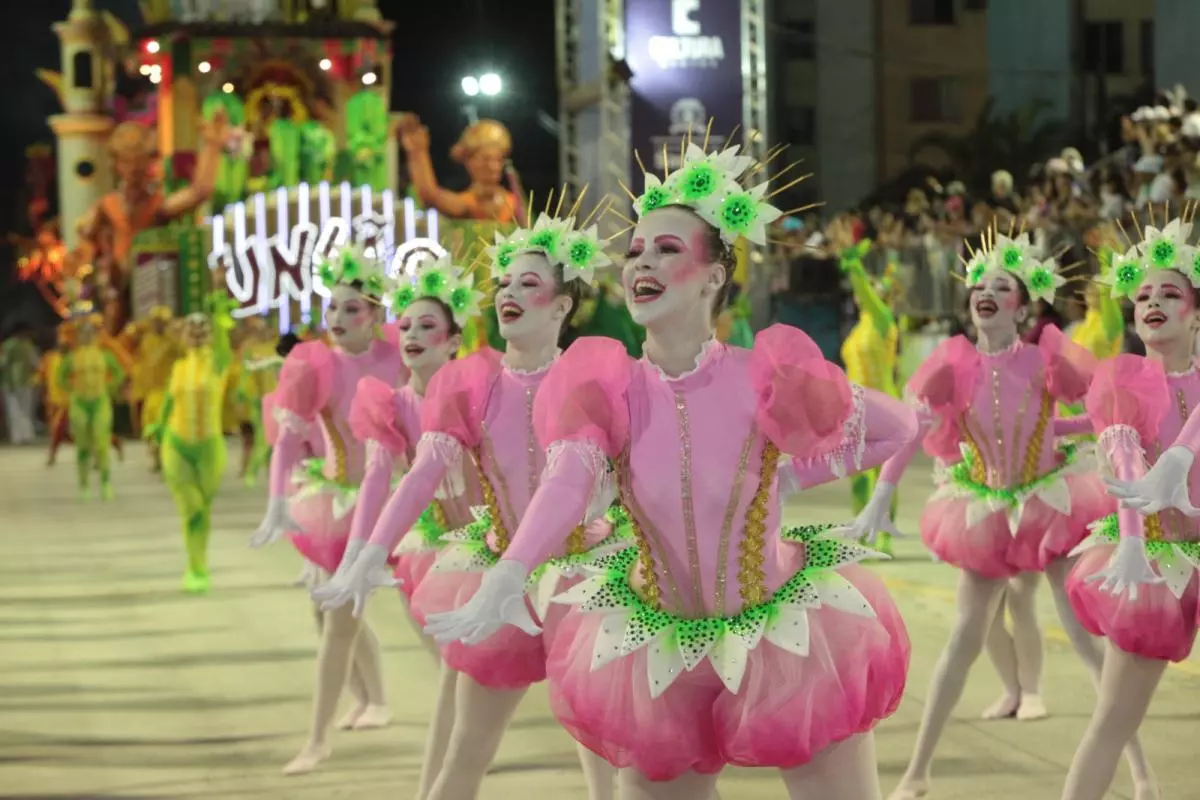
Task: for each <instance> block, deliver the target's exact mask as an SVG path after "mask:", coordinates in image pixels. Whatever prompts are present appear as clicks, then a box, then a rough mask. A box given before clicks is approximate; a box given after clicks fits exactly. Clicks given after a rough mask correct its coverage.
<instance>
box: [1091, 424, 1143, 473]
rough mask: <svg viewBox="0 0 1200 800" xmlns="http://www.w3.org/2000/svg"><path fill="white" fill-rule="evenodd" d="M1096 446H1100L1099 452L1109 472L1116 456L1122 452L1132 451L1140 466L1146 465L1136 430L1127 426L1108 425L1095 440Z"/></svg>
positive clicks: (1139, 436)
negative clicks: (1138, 459) (1135, 454)
mask: <svg viewBox="0 0 1200 800" xmlns="http://www.w3.org/2000/svg"><path fill="white" fill-rule="evenodd" d="M1097 444H1098V445H1099V446H1100V452H1101V453H1103V454H1104V460H1105V461H1106V462H1107V463H1108V466H1109V471H1111V468H1112V465H1113V464H1114V463H1116V461H1117V457H1118V455H1119V454H1120V453H1121V452H1122V451H1132V452H1134V453H1137V454H1138V455H1139V456H1140V458H1141V460H1142V464H1143V465H1145V464H1146V451H1145V450H1144V449H1142V437H1141V435H1140V434H1138V432H1137V429H1136V428H1133V427H1131V426H1129V425H1110V426H1108V427H1107V428H1105V429H1104V430H1103V431H1101V433H1100V437H1099V438H1098V439H1097Z"/></svg>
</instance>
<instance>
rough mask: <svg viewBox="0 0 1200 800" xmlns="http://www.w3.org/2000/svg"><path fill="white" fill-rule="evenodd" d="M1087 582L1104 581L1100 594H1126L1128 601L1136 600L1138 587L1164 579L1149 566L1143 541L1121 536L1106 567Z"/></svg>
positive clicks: (1134, 537) (1091, 576)
mask: <svg viewBox="0 0 1200 800" xmlns="http://www.w3.org/2000/svg"><path fill="white" fill-rule="evenodd" d="M1087 580H1088V582H1094V581H1104V583H1102V584H1101V585H1100V591H1102V592H1111V593H1112V594H1118V595H1119V594H1128V595H1129V599H1130V600H1137V596H1138V587H1139V586H1142V585H1146V584H1155V583H1162V582H1163V580H1164V579H1163V578H1161V577H1159V575H1158V573H1156V572H1155V571H1154V567H1152V566H1151V565H1150V559H1149V558H1148V557H1147V556H1146V543H1145V541H1143V540H1142V539H1140V538H1138V537H1136V536H1122V537H1121V541H1120V542H1119V543H1118V544H1117V552H1115V553H1113V556H1112V559H1111V560H1110V561H1109V562H1108V566H1107V567H1105V568H1104V569H1102V570H1100V571H1099V572H1097V573H1096V574H1095V575H1089V576H1088V577H1087Z"/></svg>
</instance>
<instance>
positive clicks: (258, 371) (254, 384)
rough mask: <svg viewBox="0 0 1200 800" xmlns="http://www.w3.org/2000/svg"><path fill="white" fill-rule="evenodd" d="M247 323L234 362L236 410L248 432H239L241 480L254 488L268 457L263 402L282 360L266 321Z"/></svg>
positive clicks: (271, 388) (244, 429) (273, 335)
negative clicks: (239, 413) (236, 393)
mask: <svg viewBox="0 0 1200 800" xmlns="http://www.w3.org/2000/svg"><path fill="white" fill-rule="evenodd" d="M246 322H247V325H246V330H245V334H246V335H245V338H244V339H243V340H242V346H241V348H239V356H240V358H238V359H237V361H238V366H239V374H238V408H239V409H244V413H245V414H246V416H247V421H246V425H247V427H248V430H247V429H246V428H243V430H242V469H241V477H242V479H243V480H244V481H245V482H246V485H247V486H254V485H255V484H257V483H258V476H259V474H260V473H261V472H262V470H263V468H264V467H265V466H266V464H267V457H268V454H269V448H268V446H267V438H266V435H265V431H264V430H263V420H262V399H263V398H264V397H266V396H267V395H268V394H270V393H271V392H273V391H275V385H276V384H277V383H278V382H279V370H280V369H281V368H282V367H283V359H282V358H281V357H280V355H279V353H277V352H276V351H275V345H276V338H275V334H274V332H272V330H271V328H270V326H268V325H267V323H266V320H264V319H263V318H261V317H252V318H251V319H248V320H246Z"/></svg>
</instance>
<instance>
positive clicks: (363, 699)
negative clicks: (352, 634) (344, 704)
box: [334, 645, 367, 731]
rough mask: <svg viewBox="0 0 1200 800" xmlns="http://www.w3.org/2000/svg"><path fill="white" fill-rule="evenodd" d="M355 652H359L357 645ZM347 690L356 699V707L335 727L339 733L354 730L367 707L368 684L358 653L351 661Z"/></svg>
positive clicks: (352, 707)
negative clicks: (360, 665) (364, 677)
mask: <svg viewBox="0 0 1200 800" xmlns="http://www.w3.org/2000/svg"><path fill="white" fill-rule="evenodd" d="M355 650H356V651H357V645H356V646H355ZM346 688H347V689H349V690H350V696H351V697H353V698H354V705H353V706H351V707H350V710H349V711H347V712H346V714H345V715H344V716H343V717H342V718H341V719H339V720H338V721H337V724H336V725H335V726H334V727H335V728H337V729H338V730H339V731H349V730H353V729H354V723H356V722H358V718H359V716H361V715H362V712H363V709H364V708H366V707H367V684H366V681H364V680H363V676H362V672H361V671H360V670H359V668H358V656H357V652H356V654H355V656H353V657H352V658H351V659H350V677H349V679H348V680H347V681H346Z"/></svg>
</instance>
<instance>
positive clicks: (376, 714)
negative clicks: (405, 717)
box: [354, 623, 392, 731]
mask: <svg viewBox="0 0 1200 800" xmlns="http://www.w3.org/2000/svg"><path fill="white" fill-rule="evenodd" d="M354 672H356V673H358V674H359V675H360V676H361V678H362V685H363V690H364V694H365V695H366V700H367V704H366V707H364V708H363V709H362V713H360V714H359V715H358V719H357V720H355V722H354V730H356V731H365V730H371V729H372V728H384V727H387V724H388V723H389V722H391V721H392V712H391V710H390V709H389V708H388V704H387V693H386V691H385V690H384V688H383V656H382V655H381V652H380V649H379V640H378V639H377V638H375V632H374V631H372V630H371V626H370V625H367V624H366V623H363V626H362V630H360V631H359V632H358V639H357V641H355V643H354Z"/></svg>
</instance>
